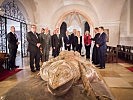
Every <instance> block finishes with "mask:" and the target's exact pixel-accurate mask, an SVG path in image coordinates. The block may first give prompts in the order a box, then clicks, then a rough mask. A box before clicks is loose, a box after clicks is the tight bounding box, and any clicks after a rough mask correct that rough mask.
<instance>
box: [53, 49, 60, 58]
mask: <svg viewBox="0 0 133 100" xmlns="http://www.w3.org/2000/svg"><path fill="white" fill-rule="evenodd" d="M59 53H60V48H59V47H55V49H53V56H54V57H57V56H58V55H59Z"/></svg>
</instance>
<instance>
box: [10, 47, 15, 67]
mask: <svg viewBox="0 0 133 100" xmlns="http://www.w3.org/2000/svg"><path fill="white" fill-rule="evenodd" d="M16 54H17V49H11V48H9V69H10V68H15V66H16V65H15V59H16Z"/></svg>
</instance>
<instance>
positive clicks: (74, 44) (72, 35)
mask: <svg viewBox="0 0 133 100" xmlns="http://www.w3.org/2000/svg"><path fill="white" fill-rule="evenodd" d="M71 44H72V45H73V46H76V43H75V35H74V33H72V34H71Z"/></svg>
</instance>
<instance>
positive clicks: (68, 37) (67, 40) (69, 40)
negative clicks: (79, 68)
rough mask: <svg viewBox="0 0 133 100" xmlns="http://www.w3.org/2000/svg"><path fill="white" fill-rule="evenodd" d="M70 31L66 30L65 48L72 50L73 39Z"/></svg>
mask: <svg viewBox="0 0 133 100" xmlns="http://www.w3.org/2000/svg"><path fill="white" fill-rule="evenodd" d="M70 38H71V37H70V35H69V32H68V31H66V35H65V36H64V44H65V50H68V51H70V48H71V39H70Z"/></svg>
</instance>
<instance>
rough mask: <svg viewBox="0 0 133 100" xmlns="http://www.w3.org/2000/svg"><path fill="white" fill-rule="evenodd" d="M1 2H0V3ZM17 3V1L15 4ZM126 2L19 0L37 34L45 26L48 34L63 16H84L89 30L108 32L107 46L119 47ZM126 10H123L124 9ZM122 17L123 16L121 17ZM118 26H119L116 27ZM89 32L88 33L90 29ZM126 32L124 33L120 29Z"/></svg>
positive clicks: (59, 22) (119, 0) (108, 0)
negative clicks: (104, 30)
mask: <svg viewBox="0 0 133 100" xmlns="http://www.w3.org/2000/svg"><path fill="white" fill-rule="evenodd" d="M2 1H3V0H0V3H2ZM17 1H18V0H17ZM125 1H126V0H19V2H20V3H21V4H22V5H23V7H24V8H25V12H27V15H26V14H25V16H26V17H27V23H28V24H33V23H34V24H36V25H37V26H38V32H40V29H41V28H42V27H46V26H48V27H49V28H50V29H51V32H52V31H53V29H54V28H55V27H59V26H60V24H61V23H62V21H63V20H64V19H63V18H64V17H65V15H67V14H68V13H70V12H71V11H74V10H76V11H78V12H79V13H81V14H82V15H84V16H85V17H86V19H87V21H88V22H89V23H90V25H91V27H92V28H94V27H97V26H104V27H105V29H106V28H107V29H109V32H110V33H109V42H108V45H113V46H116V45H117V44H118V43H119V37H120V32H121V34H123V33H122V30H121V31H120V27H121V28H122V23H123V22H124V21H125V18H124V14H126V12H125V13H124V14H123V15H122V16H123V17H121V14H122V13H123V11H124V10H123V5H124V3H125ZM125 9H126V8H125ZM125 17H126V15H125ZM120 22H121V26H120ZM91 30H92V29H91ZM124 31H126V29H124Z"/></svg>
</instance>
